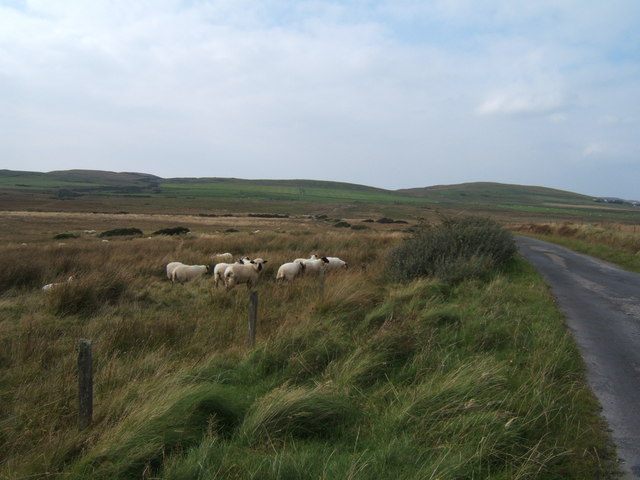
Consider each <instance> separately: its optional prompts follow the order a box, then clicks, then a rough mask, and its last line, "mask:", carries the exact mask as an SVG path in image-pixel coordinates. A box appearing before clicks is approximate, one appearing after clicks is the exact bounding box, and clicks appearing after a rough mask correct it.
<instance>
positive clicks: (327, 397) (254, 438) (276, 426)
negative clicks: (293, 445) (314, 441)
mask: <svg viewBox="0 0 640 480" xmlns="http://www.w3.org/2000/svg"><path fill="white" fill-rule="evenodd" d="M356 413H357V409H356V408H355V406H354V405H353V403H352V401H351V400H350V399H349V398H348V397H346V396H345V395H344V394H341V393H339V392H337V391H335V390H333V389H331V388H330V387H327V386H324V385H320V386H317V387H315V388H306V387H297V388H288V387H286V386H282V387H279V388H276V389H274V390H273V391H271V392H269V393H268V394H266V395H265V396H263V397H261V398H259V399H257V400H256V402H255V403H254V404H253V405H252V406H251V408H250V409H249V412H248V413H247V415H246V416H245V418H244V421H243V422H242V425H241V426H240V429H239V435H240V436H241V437H244V438H246V439H247V441H248V442H249V443H252V444H253V443H262V442H268V443H273V442H275V441H286V440H287V439H289V438H318V437H319V438H327V437H334V436H339V435H341V434H342V433H343V429H344V428H345V426H346V425H347V424H349V423H350V422H353V421H354V420H355V419H356Z"/></svg>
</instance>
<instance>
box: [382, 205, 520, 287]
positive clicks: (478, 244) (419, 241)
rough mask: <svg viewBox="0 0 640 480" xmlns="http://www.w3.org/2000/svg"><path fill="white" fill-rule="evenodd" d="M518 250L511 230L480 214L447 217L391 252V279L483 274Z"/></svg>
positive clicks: (461, 277)
mask: <svg viewBox="0 0 640 480" xmlns="http://www.w3.org/2000/svg"><path fill="white" fill-rule="evenodd" d="M515 252H516V246H515V241H514V239H513V236H512V235H511V233H509V232H508V231H507V230H505V229H504V228H502V227H501V226H500V225H499V224H498V223H497V222H495V221H493V220H491V219H488V218H480V217H461V218H445V219H444V220H443V222H442V223H441V224H440V225H437V226H424V227H422V228H421V229H420V230H418V231H417V232H416V233H415V234H413V236H412V237H411V238H409V239H407V240H405V241H404V242H403V243H402V244H401V245H400V246H398V247H397V248H396V249H394V250H392V252H391V253H390V255H389V272H390V275H391V278H392V280H395V281H409V280H411V279H414V278H419V277H425V276H436V277H439V278H441V279H443V280H447V281H449V282H451V283H457V282H459V281H461V280H464V279H465V278H474V277H482V276H484V275H485V274H486V273H488V272H490V271H491V270H493V269H496V268H498V267H500V266H502V265H504V264H505V263H506V262H507V261H508V260H509V259H510V258H511V257H512V256H513V255H514V253H515Z"/></svg>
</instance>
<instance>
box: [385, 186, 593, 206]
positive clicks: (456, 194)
mask: <svg viewBox="0 0 640 480" xmlns="http://www.w3.org/2000/svg"><path fill="white" fill-rule="evenodd" d="M397 192H398V193H402V194H405V195H411V196H415V197H421V198H428V199H430V200H435V201H440V202H451V203H470V202H474V203H477V202H480V203H513V204H520V205H521V204H526V205H540V204H558V203H562V204H568V205H584V204H591V203H592V202H593V197H590V196H587V195H581V194H578V193H572V192H567V191H564V190H556V189H553V188H546V187H532V186H525V185H509V184H503V183H494V182H476V183H461V184H458V185H437V186H433V187H424V188H410V189H403V190H397Z"/></svg>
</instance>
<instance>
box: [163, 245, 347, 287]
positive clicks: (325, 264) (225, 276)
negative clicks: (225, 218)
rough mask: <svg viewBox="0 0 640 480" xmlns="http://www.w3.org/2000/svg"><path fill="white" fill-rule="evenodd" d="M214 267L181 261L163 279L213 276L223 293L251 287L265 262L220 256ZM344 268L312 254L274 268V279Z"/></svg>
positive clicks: (334, 259)
mask: <svg viewBox="0 0 640 480" xmlns="http://www.w3.org/2000/svg"><path fill="white" fill-rule="evenodd" d="M213 259H214V262H215V264H214V266H213V267H211V266H209V265H185V264H183V263H181V262H171V263H168V264H167V266H166V271H167V278H169V280H171V281H172V282H173V283H175V282H179V283H184V282H188V281H191V280H196V279H199V278H202V277H204V276H205V275H207V274H213V280H214V282H215V286H216V287H218V285H220V284H222V285H224V286H225V287H226V289H227V291H228V290H231V289H232V288H233V287H235V286H236V285H239V284H242V283H244V284H246V285H247V288H248V289H250V288H252V287H253V286H254V285H255V283H256V282H257V280H258V277H259V275H260V273H261V272H262V270H263V269H264V264H265V263H267V260H264V259H262V258H254V259H253V260H252V259H251V258H249V257H242V258H239V259H237V260H236V261H235V262H234V260H233V255H231V254H230V253H220V254H216V255H214V256H213ZM344 268H347V262H345V261H343V260H341V259H339V258H338V257H324V256H322V257H321V256H319V255H316V254H313V255H311V257H310V258H296V259H295V260H294V261H292V262H287V263H284V264H282V265H280V267H279V268H278V273H277V274H276V280H282V281H284V280H287V281H292V280H294V279H295V278H296V277H299V276H301V275H303V274H312V275H319V274H321V273H323V272H325V271H328V270H339V269H344Z"/></svg>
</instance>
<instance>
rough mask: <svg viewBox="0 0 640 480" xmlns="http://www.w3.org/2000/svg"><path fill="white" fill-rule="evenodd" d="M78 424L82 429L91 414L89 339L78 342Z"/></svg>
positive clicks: (86, 425) (91, 377)
mask: <svg viewBox="0 0 640 480" xmlns="http://www.w3.org/2000/svg"><path fill="white" fill-rule="evenodd" d="M78 407H79V408H78V426H79V427H80V430H84V429H85V428H87V427H89V425H90V424H91V417H92V416H93V359H92V354H91V340H86V339H82V340H80V341H79V342H78Z"/></svg>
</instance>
